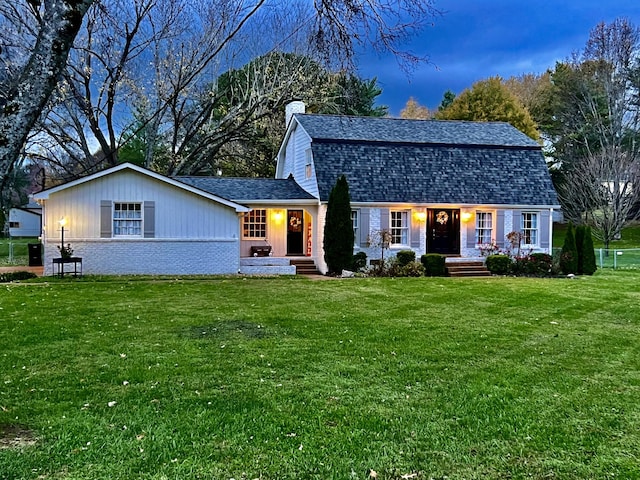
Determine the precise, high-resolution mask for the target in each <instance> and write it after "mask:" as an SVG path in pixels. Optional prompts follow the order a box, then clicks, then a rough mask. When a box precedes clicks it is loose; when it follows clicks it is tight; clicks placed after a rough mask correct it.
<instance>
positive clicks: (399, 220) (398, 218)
mask: <svg viewBox="0 0 640 480" xmlns="http://www.w3.org/2000/svg"><path fill="white" fill-rule="evenodd" d="M391 244H392V245H408V244H409V213H408V212H407V211H406V210H392V211H391Z"/></svg>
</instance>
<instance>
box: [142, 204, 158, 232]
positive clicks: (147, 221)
mask: <svg viewBox="0 0 640 480" xmlns="http://www.w3.org/2000/svg"><path fill="white" fill-rule="evenodd" d="M155 210H156V202H144V216H143V219H142V221H143V222H144V238H153V237H155V234H156V215H155Z"/></svg>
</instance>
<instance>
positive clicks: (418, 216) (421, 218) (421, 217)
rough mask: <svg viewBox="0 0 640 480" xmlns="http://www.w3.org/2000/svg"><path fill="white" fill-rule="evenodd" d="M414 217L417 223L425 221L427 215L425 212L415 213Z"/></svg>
mask: <svg viewBox="0 0 640 480" xmlns="http://www.w3.org/2000/svg"><path fill="white" fill-rule="evenodd" d="M415 217H416V220H418V221H419V222H424V221H425V220H426V219H427V214H426V213H425V212H416V213H415Z"/></svg>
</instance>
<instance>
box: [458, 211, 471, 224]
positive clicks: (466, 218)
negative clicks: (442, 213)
mask: <svg viewBox="0 0 640 480" xmlns="http://www.w3.org/2000/svg"><path fill="white" fill-rule="evenodd" d="M471 216H472V215H471V212H462V215H460V217H461V218H462V221H463V222H468V221H469V220H471Z"/></svg>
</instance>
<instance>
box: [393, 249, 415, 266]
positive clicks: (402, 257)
mask: <svg viewBox="0 0 640 480" xmlns="http://www.w3.org/2000/svg"><path fill="white" fill-rule="evenodd" d="M396 258H397V259H398V264H399V265H400V266H401V267H404V266H405V265H409V264H410V263H411V262H415V261H416V252H414V251H413V250H400V251H399V252H398V253H396Z"/></svg>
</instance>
